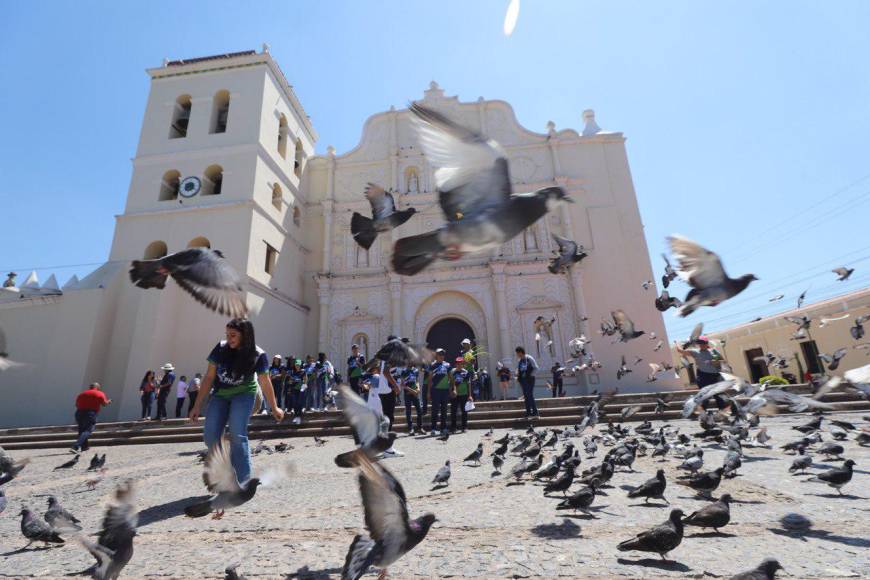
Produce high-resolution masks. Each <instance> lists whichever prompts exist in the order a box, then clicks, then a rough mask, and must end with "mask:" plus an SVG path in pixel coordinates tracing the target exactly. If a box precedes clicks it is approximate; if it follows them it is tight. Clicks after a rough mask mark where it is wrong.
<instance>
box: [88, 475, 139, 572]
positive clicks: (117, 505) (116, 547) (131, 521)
mask: <svg viewBox="0 0 870 580" xmlns="http://www.w3.org/2000/svg"><path fill="white" fill-rule="evenodd" d="M138 524H139V513H138V511H137V510H136V506H134V505H133V483H132V482H130V481H126V482H123V483H121V484H119V485H118V487H117V488H116V489H115V493H114V497H113V498H112V500H111V501H110V502H109V505H108V507H107V508H106V513H105V515H104V516H103V524H102V529H101V530H100V534H99V536H98V537H97V542H96V543H94V542H92V541H91V540H89V539H88V538H87V537H85V536H79V537H78V540H79V542H81V544H82V545H83V546H84V547H85V549H86V550H87V551H88V552H90V553H91V555H92V556H93V557H94V558H96V559H97V564H96V566H95V568H94V577H95V578H98V579H99V580H114V579H116V578H118V577H119V576H120V575H121V571H122V570H123V569H124V566H126V565H127V563H128V562H129V561H130V559H131V558H132V557H133V538H135V537H136V526H137V525H138Z"/></svg>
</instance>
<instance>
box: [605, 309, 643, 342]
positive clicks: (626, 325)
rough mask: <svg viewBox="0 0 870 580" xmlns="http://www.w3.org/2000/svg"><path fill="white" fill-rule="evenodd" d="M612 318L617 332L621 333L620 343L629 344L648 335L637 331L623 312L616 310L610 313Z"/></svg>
mask: <svg viewBox="0 0 870 580" xmlns="http://www.w3.org/2000/svg"><path fill="white" fill-rule="evenodd" d="M610 316H611V317H612V318H613V323H614V325H616V330H617V332H619V342H628V341H629V340H633V339H635V338H637V337H638V336H642V335H643V334H646V332H645V331H643V330H635V328H634V322H632V321H631V319H630V318H629V317H628V316H626V314H625V312H623V311H622V310H614V311H613V312H611V313H610Z"/></svg>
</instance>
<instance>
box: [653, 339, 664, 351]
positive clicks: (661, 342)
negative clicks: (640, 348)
mask: <svg viewBox="0 0 870 580" xmlns="http://www.w3.org/2000/svg"><path fill="white" fill-rule="evenodd" d="M664 345H665V341H663V340H659V341H658V342H657V343H656V345H655V348H653V352H658V351H660V350H661V349H662V347H663V346H664Z"/></svg>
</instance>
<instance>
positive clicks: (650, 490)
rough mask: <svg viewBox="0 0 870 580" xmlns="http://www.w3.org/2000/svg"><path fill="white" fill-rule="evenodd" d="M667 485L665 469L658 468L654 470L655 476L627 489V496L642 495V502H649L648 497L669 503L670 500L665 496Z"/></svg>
mask: <svg viewBox="0 0 870 580" xmlns="http://www.w3.org/2000/svg"><path fill="white" fill-rule="evenodd" d="M667 485H668V481H667V479H665V470H664V469H659V470H658V471H656V475H655V477H653V478H651V479H648V480H646V481H645V482H643V483H642V484H641V485H639V486H638V487H635V488H634V489H632V490H631V491H629V492H628V497H630V498H636V497H642V498H643V503H647V502H649V500H650V499H660V500H663V501H664V502H665V503H666V504H668V505H671V502H669V501H668V500H667V498H666V497H665V488H666V487H667Z"/></svg>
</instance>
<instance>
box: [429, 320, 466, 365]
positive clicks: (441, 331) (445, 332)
mask: <svg viewBox="0 0 870 580" xmlns="http://www.w3.org/2000/svg"><path fill="white" fill-rule="evenodd" d="M463 338H469V339H471V343H472V344H475V343H476V340H475V336H474V330H472V328H471V326H469V325H468V323H467V322H465V321H464V320H461V319H459V318H442V319H441V320H439V321H438V322H436V323H435V324H433V325H432V327H431V328H430V329H429V332H428V333H427V334H426V344H427V345H428V346H429V348H432V349H436V348H443V349H444V350H446V351H447V361H448V362H450V363H451V364H452V363H453V361H454V360H456V357H458V356H459V354H460V344H459V343H461V342H462V339H463Z"/></svg>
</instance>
